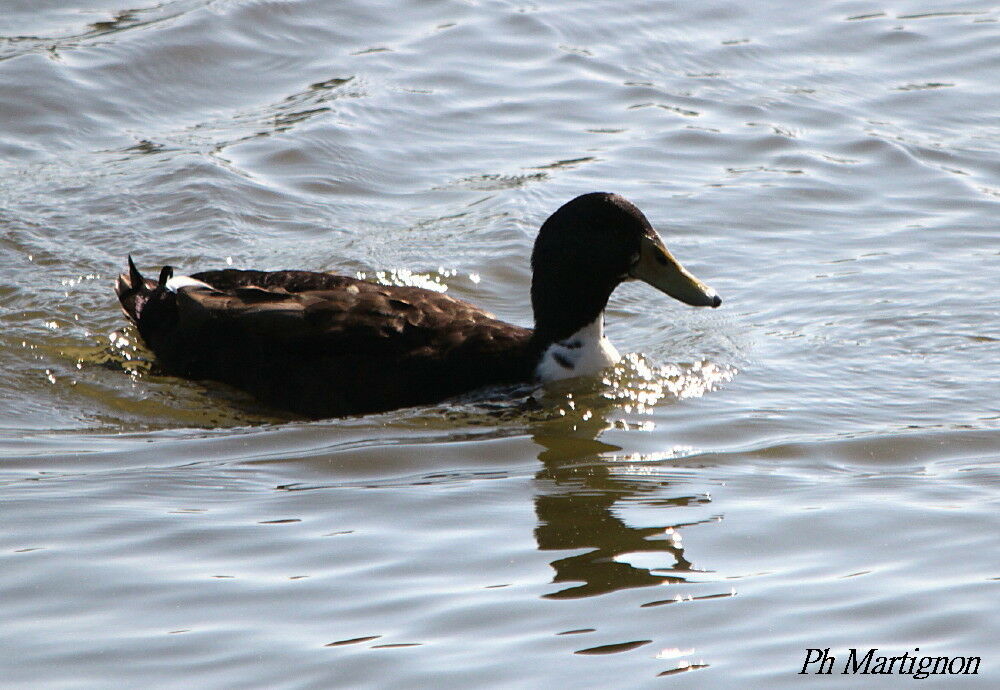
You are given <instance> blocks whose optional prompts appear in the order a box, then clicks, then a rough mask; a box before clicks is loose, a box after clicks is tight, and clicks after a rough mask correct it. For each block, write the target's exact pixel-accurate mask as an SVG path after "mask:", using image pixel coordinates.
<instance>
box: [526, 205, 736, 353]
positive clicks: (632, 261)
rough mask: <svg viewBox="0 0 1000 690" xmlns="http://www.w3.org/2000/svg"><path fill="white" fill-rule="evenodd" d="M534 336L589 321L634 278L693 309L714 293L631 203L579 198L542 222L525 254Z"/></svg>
mask: <svg viewBox="0 0 1000 690" xmlns="http://www.w3.org/2000/svg"><path fill="white" fill-rule="evenodd" d="M531 268H532V279H531V306H532V309H533V310H534V313H535V333H536V338H537V339H539V340H541V341H542V342H554V341H557V340H562V339H563V338H566V337H569V336H570V335H572V334H573V333H575V332H576V331H577V330H579V329H580V328H582V327H583V326H586V325H587V324H589V323H592V322H593V321H594V320H595V319H596V318H597V317H598V316H600V314H601V312H602V311H604V308H605V306H607V303H608V298H609V297H610V296H611V293H612V292H613V291H614V289H615V288H616V287H618V285H619V283H622V282H623V281H626V280H631V279H639V280H642V281H645V282H647V283H649V284H650V285H652V286H653V287H655V288H656V289H658V290H661V291H662V292H665V293H666V294H668V295H670V296H671V297H673V298H674V299H677V300H680V301H681V302H684V303H686V304H690V305H692V306H695V307H717V306H719V305H720V304H722V299H721V298H720V297H719V296H718V295H717V294H716V293H715V290H713V289H712V288H710V287H708V286H707V285H705V284H704V283H702V282H701V281H700V280H698V279H697V278H695V277H694V276H693V275H691V274H690V273H688V272H687V271H686V270H685V269H684V267H683V266H681V265H680V263H679V262H678V261H677V260H676V259H675V258H674V257H673V256H671V255H670V252H668V251H667V248H666V247H665V246H664V245H663V240H661V239H660V236H659V235H658V234H657V233H656V230H654V229H653V227H652V226H651V225H650V224H649V221H648V220H646V216H644V215H643V214H642V211H640V210H639V209H638V208H636V207H635V205H634V204H632V203H631V202H629V201H627V200H626V199H623V198H622V197H620V196H618V195H617V194H607V193H604V192H593V193H591V194H584V195H583V196H578V197H577V198H575V199H573V200H572V201H570V202H569V203H567V204H565V205H564V206H562V207H561V208H560V209H559V210H558V211H556V212H555V213H553V214H552V215H551V216H550V217H549V219H548V220H546V221H545V223H544V224H543V225H542V229H541V230H540V231H539V232H538V239H537V240H535V249H534V251H533V252H532V255H531Z"/></svg>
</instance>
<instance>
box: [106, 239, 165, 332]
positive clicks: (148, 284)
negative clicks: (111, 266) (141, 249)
mask: <svg viewBox="0 0 1000 690" xmlns="http://www.w3.org/2000/svg"><path fill="white" fill-rule="evenodd" d="M154 288H156V283H154V282H153V281H151V280H146V279H145V278H143V277H142V273H140V272H139V269H138V268H136V267H135V262H133V261H132V256H131V255H129V257H128V273H122V274H121V275H119V276H118V280H116V281H115V294H116V295H118V301H119V302H120V303H121V305H122V311H123V312H125V316H127V317H128V319H129V321H131V322H132V323H134V324H136V325H138V324H139V319H140V318H141V316H142V308H143V307H144V306H146V302H148V301H149V296H150V294H151V293H152V292H153V289H154Z"/></svg>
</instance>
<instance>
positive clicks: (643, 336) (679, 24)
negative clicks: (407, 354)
mask: <svg viewBox="0 0 1000 690" xmlns="http://www.w3.org/2000/svg"><path fill="white" fill-rule="evenodd" d="M2 5H3V8H2V11H0V243H2V245H0V316H2V324H3V327H2V329H0V353H2V361H3V366H2V367H0V455H2V462H0V511H2V518H3V530H0V615H2V620H3V624H2V626H0V650H2V651H0V671H2V673H0V676H2V678H3V684H4V685H5V686H14V687H18V686H24V687H29V686H30V687H40V686H50V687H107V686H108V685H109V684H110V682H112V681H113V682H114V683H115V684H117V685H123V686H127V687H151V686H154V687H185V688H190V687H289V688H327V687H489V686H495V687H546V688H551V687H566V686H567V685H568V684H572V685H573V686H579V687H651V688H652V687H667V686H681V687H776V686H778V687H780V686H798V685H802V684H810V685H811V684H814V683H823V684H824V685H825V686H826V687H858V686H859V683H875V684H876V685H885V686H890V685H892V686H895V685H896V684H899V683H908V682H910V680H909V679H908V678H905V677H899V676H894V677H892V678H888V677H886V678H881V679H880V678H875V677H868V678H867V679H864V678H860V677H855V676H845V675H839V666H840V663H841V661H842V660H843V657H844V656H845V655H846V650H847V649H848V648H850V647H855V648H859V649H862V650H866V649H868V648H872V647H878V648H879V649H880V650H882V651H881V652H880V653H885V654H889V653H892V654H902V653H903V652H909V653H911V654H912V653H913V650H914V648H916V647H919V648H920V649H921V653H928V654H933V655H950V656H957V655H965V656H971V655H979V656H981V657H982V666H981V669H980V673H979V675H978V676H975V677H971V676H970V677H966V678H964V679H961V680H962V682H963V683H964V686H965V687H997V686H998V685H1000V644H998V642H1000V624H998V622H997V621H998V616H997V604H996V602H997V601H998V598H1000V597H998V595H1000V558H998V555H997V553H998V549H997V547H998V544H997V534H998V532H1000V520H998V517H997V516H998V507H1000V506H998V487H1000V389H998V381H1000V322H998V319H997V316H996V310H997V306H996V305H997V303H998V300H1000V281H998V279H997V275H998V268H1000V233H998V232H997V218H998V211H1000V162H998V160H1000V159H998V153H1000V120H998V118H997V112H998V107H1000V82H998V80H997V74H998V71H997V68H998V64H1000V63H998V46H1000V24H998V20H1000V12H998V10H997V8H996V7H995V6H993V5H990V4H986V3H982V2H978V1H977V2H963V1H960V0H949V1H948V2H943V3H936V4H935V3H929V2H927V1H926V0H920V1H916V0H914V1H911V2H906V1H901V2H892V3H884V2H882V3H879V2H874V3H873V2H865V1H861V0H858V1H853V0H852V1H844V2H825V3H803V2H797V3H793V2H773V3H746V2H735V1H732V0H721V1H717V2H697V3H695V2H686V3H685V2H662V3H650V2H640V1H638V0H624V1H622V0H616V1H615V2H611V1H606V2H602V1H598V0H593V1H584V2H574V3H566V2H545V1H540V2H526V3H518V2H514V3H509V2H491V1H482V2H478V1H473V0H467V1H459V0H435V1H431V2H426V1H424V0H420V1H417V0H401V1H397V2H351V1H350V0H348V1H345V2H325V1H321V0H292V1H286V2H279V1H276V0H275V1H270V2H254V1H249V0H247V1H239V0H216V1H214V2H213V1H210V0H175V1H172V2H171V1H169V0H168V1H165V2H160V3H152V2H150V3H148V4H146V5H142V4H136V0H132V2H124V1H122V0H90V1H87V0H78V1H77V2H75V3H73V2H55V1H45V2H40V1H38V0H4V2H3V3H2ZM593 190H608V191H616V192H619V193H621V194H623V195H625V196H627V197H628V198H630V199H632V200H633V201H634V202H635V203H636V204H637V205H638V206H639V207H640V208H642V209H643V210H644V211H645V212H646V214H647V215H648V216H649V217H650V219H651V220H652V222H653V224H654V225H655V226H656V227H657V228H658V229H659V230H660V231H661V233H662V234H663V236H664V238H665V239H666V241H667V243H668V245H669V246H670V247H671V249H672V250H673V251H674V253H675V254H676V255H677V256H678V257H679V258H681V259H682V260H683V261H684V262H685V264H686V265H687V266H688V267H689V268H691V269H692V270H693V271H694V272H695V273H696V274H697V275H699V277H701V278H703V279H705V280H706V281H707V282H709V283H711V284H712V285H713V286H714V287H715V288H717V289H718V290H719V292H720V293H721V294H722V295H723V297H724V298H725V304H724V305H723V307H722V308H721V309H719V310H714V311H701V310H693V309H689V308H687V307H684V306H682V305H680V304H678V303H675V302H671V301H670V300H668V299H667V298H666V297H665V296H663V295H660V294H659V293H656V292H655V291H653V290H652V289H651V288H649V287H648V286H644V285H641V284H629V285H625V286H623V287H622V288H621V289H620V290H619V291H618V292H617V293H616V294H615V296H614V297H613V298H612V302H611V305H610V310H609V313H608V328H609V331H610V335H611V338H612V339H613V340H614V341H615V343H616V345H617V346H618V348H619V349H620V350H621V351H623V352H628V353H632V354H630V355H628V356H627V357H626V358H625V359H624V360H623V362H622V364H621V365H619V367H617V368H616V369H615V370H614V371H609V372H608V373H607V375H606V376H605V377H603V379H602V380H592V381H577V382H575V383H572V384H569V385H566V386H561V387H558V388H556V389H553V390H550V391H548V392H547V393H546V394H545V395H544V396H540V397H539V399H538V400H537V404H533V405H525V404H524V402H525V401H524V396H523V395H522V393H519V392H517V391H515V392H512V393H511V392H508V393H506V394H503V395H500V396H499V398H497V397H496V396H493V397H491V398H489V399H485V400H484V399H482V398H476V397H471V398H468V399H463V400H458V401H453V402H449V403H445V404H442V405H439V406H435V407H431V408H420V409H411V410H402V411H399V412H394V413H388V414H383V415H378V416H370V417H360V418H351V419H343V420H326V421H319V422H303V421H300V420H295V419H289V418H284V417H276V416H275V415H274V413H273V412H270V411H268V410H265V409H261V408H260V407H258V406H256V405H255V404H254V403H253V402H252V401H249V400H247V399H245V398H243V397H241V396H240V395H238V394H236V393H234V392H232V391H229V390H226V389H224V388H223V387H221V386H211V385H203V384H199V383H196V382H189V381H183V380H178V379H174V378H170V377H166V376H162V375H158V374H157V373H156V371H155V369H153V368H151V366H150V362H149V360H150V356H149V353H148V352H146V351H145V350H144V349H142V346H141V343H139V342H138V341H137V340H136V336H135V333H134V331H132V330H131V329H126V328H124V323H123V319H122V317H121V315H120V313H119V310H118V307H117V304H116V302H115V299H114V296H113V293H112V291H111V281H112V279H113V276H114V275H115V274H116V273H117V272H118V271H119V270H120V269H121V268H122V266H123V264H124V261H125V256H126V254H127V253H129V252H131V253H132V254H133V255H134V256H135V257H136V259H137V261H138V263H139V264H140V265H141V266H142V267H143V268H144V269H147V270H154V269H155V267H158V266H159V265H161V264H164V263H171V264H174V265H176V266H178V268H179V269H182V270H198V269H205V268H213V267H224V266H227V265H230V264H231V265H233V266H245V267H259V268H289V267H301V268H307V269H314V270H335V271H339V272H344V273H348V274H351V275H353V274H364V275H365V276H367V277H369V278H371V279H373V280H380V281H383V282H395V283H405V284H416V285H425V286H427V285H430V286H433V287H435V288H436V289H441V290H447V291H448V293H449V294H453V295H456V296H459V297H462V298H465V299H468V300H471V301H473V302H476V303H478V304H481V305H483V306H485V307H486V308H488V309H490V310H492V311H494V312H495V313H497V314H498V315H499V316H500V317H502V318H505V319H507V320H510V321H514V322H516V323H521V324H530V320H531V312H530V307H529V305H528V301H527V289H528V284H529V280H530V275H529V269H528V266H527V258H528V255H529V253H530V249H531V243H532V241H533V238H534V234H535V232H536V229H537V227H538V225H539V224H540V223H541V221H542V220H544V218H545V217H546V216H547V215H548V214H549V213H551V212H552V211H553V210H554V209H555V208H557V207H558V206H559V205H560V204H562V203H563V202H564V201H566V200H568V199H570V198H572V197H573V196H575V195H577V194H579V193H582V192H586V191H593ZM826 647H829V648H831V653H833V654H835V655H837V656H838V658H840V660H841V661H838V669H837V672H838V675H833V676H830V677H827V678H824V679H818V678H808V679H807V678H805V677H804V676H800V675H797V672H798V670H799V669H800V668H801V667H802V663H803V661H804V657H805V651H806V649H807V648H826ZM880 680H881V681H883V682H882V683H877V682H876V681H880ZM949 680H950V681H952V682H956V681H958V680H959V679H942V678H940V677H939V678H932V679H930V680H928V681H925V683H928V684H932V685H933V684H938V685H942V684H946V683H947V682H948V681H949Z"/></svg>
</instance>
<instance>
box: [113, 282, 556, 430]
mask: <svg viewBox="0 0 1000 690" xmlns="http://www.w3.org/2000/svg"><path fill="white" fill-rule="evenodd" d="M137 277H138V278H139V281H138V282H140V283H141V285H138V286H136V285H133V283H135V282H137V281H136V278H137ZM166 277H168V274H167V273H165V275H164V276H161V282H160V284H158V283H155V282H153V281H147V280H143V279H142V278H141V276H138V271H135V272H134V273H132V272H131V271H130V273H129V274H122V275H121V276H120V277H119V280H118V286H117V290H116V291H117V292H118V296H119V299H120V301H121V303H122V307H123V309H124V310H125V313H126V315H128V317H129V318H130V319H131V320H132V321H133V322H134V323H135V324H136V326H137V327H138V329H139V333H140V335H141V336H142V338H143V340H145V342H146V344H147V345H148V346H149V347H150V349H152V350H153V352H154V353H155V354H156V356H157V359H158V361H159V362H160V364H161V365H162V366H163V368H164V369H165V370H166V371H167V372H168V373H171V374H175V375H178V376H184V377H188V378H194V379H211V380H215V381H222V382H224V383H228V384H231V385H233V386H236V387H238V388H241V389H243V390H245V391H247V392H249V393H251V394H252V395H254V396H256V397H257V398H258V399H260V400H262V401H264V402H266V403H268V404H271V405H274V406H276V407H280V408H283V409H286V410H290V411H293V412H296V413H299V414H303V415H307V416H312V417H327V416H339V415H349V414H361V413H367V412H379V411H383V410H389V409H393V408H398V407H408V406H413V405H422V404H428V403H433V402H438V401H440V400H443V399H446V398H449V397H452V396H455V395H458V394H460V393H464V392H467V391H470V390H474V389H476V388H481V387H483V386H488V385H494V384H507V383H516V382H522V381H528V380H530V379H531V377H532V375H533V370H534V366H535V363H536V362H537V359H538V351H537V349H536V348H535V347H533V346H532V331H531V330H530V329H526V328H521V327H518V326H514V325H511V324H508V323H504V322H502V321H498V320H497V319H495V318H494V317H493V315H491V314H489V313H487V312H484V311H482V310H481V309H478V308H476V307H474V306H473V305H471V304H469V303H467V302H464V301H462V300H457V299H454V298H452V297H449V296H447V295H444V294H441V293H437V292H433V291H430V290H424V289H421V288H415V287H393V286H385V285H377V284H373V283H368V282H365V281H362V280H357V279H354V278H347V277H344V276H337V275H331V274H327V273H312V272H308V271H277V272H263V271H238V270H232V269H228V270H222V271H207V272H203V273H197V274H194V275H193V276H192V278H195V279H197V280H200V281H203V282H205V283H208V284H210V285H212V286H213V288H215V289H209V288H203V287H186V288H181V289H180V290H178V291H177V292H176V293H174V292H172V291H170V290H168V289H166V287H165V278H166Z"/></svg>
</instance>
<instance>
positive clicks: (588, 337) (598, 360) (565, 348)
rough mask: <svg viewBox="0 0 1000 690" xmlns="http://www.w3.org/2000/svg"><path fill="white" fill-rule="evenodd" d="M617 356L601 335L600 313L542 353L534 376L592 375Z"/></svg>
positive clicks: (549, 378)
mask: <svg viewBox="0 0 1000 690" xmlns="http://www.w3.org/2000/svg"><path fill="white" fill-rule="evenodd" d="M619 359H621V355H619V354H618V350H616V349H615V346H614V345H612V344H611V341H610V340H608V339H607V338H605V337H604V314H603V313H602V314H600V315H599V316H598V317H597V318H596V319H595V320H594V321H593V322H591V323H589V324H587V325H586V326H584V327H583V328H581V329H580V330H578V331H577V332H576V333H574V334H573V335H571V336H570V337H568V338H566V339H564V340H560V341H558V342H555V343H552V344H551V345H549V346H548V348H546V350H545V352H543V353H542V359H541V361H539V363H538V367H537V368H536V369H535V377H536V378H537V379H538V380H539V381H541V382H542V383H548V382H549V381H559V380H561V379H572V378H576V377H577V376H593V375H595V374H597V373H599V372H600V371H602V370H603V369H606V368H608V367H610V366H611V365H612V364H615V363H617V362H618V360H619Z"/></svg>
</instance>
